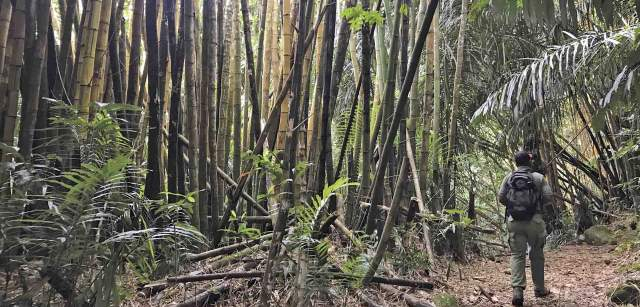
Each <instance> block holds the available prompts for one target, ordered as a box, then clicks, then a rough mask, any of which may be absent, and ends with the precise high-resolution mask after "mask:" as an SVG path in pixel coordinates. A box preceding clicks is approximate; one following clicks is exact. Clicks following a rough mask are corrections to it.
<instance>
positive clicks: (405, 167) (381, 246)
mask: <svg viewBox="0 0 640 307" xmlns="http://www.w3.org/2000/svg"><path fill="white" fill-rule="evenodd" d="M398 2H400V1H398ZM396 12H397V11H396ZM407 160H408V159H407V157H406V156H405V157H404V159H402V165H401V166H400V173H399V175H398V180H397V181H396V188H395V191H396V192H395V194H394V195H393V201H392V202H391V208H390V209H389V215H388V216H387V220H386V221H385V223H384V228H383V230H382V234H381V235H380V240H379V241H378V246H377V248H376V253H375V255H374V256H373V259H372V260H371V263H370V264H369V268H368V269H367V273H365V275H364V279H363V281H362V283H363V284H364V285H366V284H368V283H369V282H370V281H371V278H372V277H373V276H374V275H375V273H376V270H377V269H378V265H380V262H381V261H382V258H383V257H384V254H385V252H386V251H387V244H388V242H389V238H391V232H392V231H393V227H394V226H395V220H396V217H397V216H398V212H399V211H400V203H401V198H402V195H401V194H402V193H400V192H401V191H402V189H403V188H404V183H405V181H406V179H407V175H408V174H409V162H408V161H407Z"/></svg>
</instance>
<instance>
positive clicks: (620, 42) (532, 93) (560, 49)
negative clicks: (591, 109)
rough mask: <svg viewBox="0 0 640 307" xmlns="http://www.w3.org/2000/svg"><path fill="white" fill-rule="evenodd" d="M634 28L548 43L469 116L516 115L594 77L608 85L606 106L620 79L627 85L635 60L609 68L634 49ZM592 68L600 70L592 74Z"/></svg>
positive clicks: (626, 86)
mask: <svg viewBox="0 0 640 307" xmlns="http://www.w3.org/2000/svg"><path fill="white" fill-rule="evenodd" d="M638 30H639V28H638V26H630V27H627V28H624V29H621V30H618V31H614V32H605V33H589V34H585V35H584V36H581V37H580V38H575V39H574V40H572V41H571V42H569V43H567V44H565V45H561V46H554V47H552V48H551V49H550V50H548V51H547V52H545V53H544V54H543V55H541V56H540V57H539V58H537V59H532V62H531V63H530V64H528V65H527V66H525V67H524V69H522V70H521V71H520V72H518V73H516V74H515V75H514V76H513V77H511V79H510V80H509V81H508V82H507V83H505V84H503V85H502V86H501V87H500V88H499V89H498V90H496V91H494V92H493V93H492V94H490V95H489V96H488V97H487V99H486V100H485V102H484V103H483V104H482V105H481V106H480V107H479V108H478V109H477V110H476V111H475V112H474V114H473V119H477V118H479V117H482V116H485V115H487V114H491V113H495V112H498V111H501V110H505V109H509V110H511V111H512V113H513V117H514V118H519V117H521V116H522V115H523V114H524V113H526V112H528V111H531V110H533V109H536V108H539V109H541V108H544V107H545V105H546V103H547V102H548V101H549V100H550V99H553V98H560V97H563V96H564V95H565V94H566V92H567V90H568V89H569V88H571V87H579V85H586V84H591V83H594V82H596V81H597V83H602V84H605V83H606V84H609V86H610V87H609V90H608V92H607V94H606V95H604V97H603V98H605V99H604V100H603V101H602V102H601V106H606V105H607V104H608V103H609V101H610V98H611V95H613V93H614V92H615V91H616V90H617V89H618V87H619V85H620V84H621V82H622V81H623V80H624V81H626V83H625V87H624V88H625V90H626V91H627V92H628V91H629V90H630V89H631V85H632V82H633V76H634V73H635V70H636V66H637V64H636V63H633V64H629V65H631V66H633V67H631V66H628V65H623V68H622V71H614V70H613V69H615V67H618V66H620V64H618V63H619V62H623V61H625V60H626V58H627V56H628V55H629V53H631V52H633V50H634V49H635V47H634V46H633V43H634V37H635V35H636V33H637V32H638ZM566 34H567V35H570V34H569V33H566ZM594 70H597V71H598V72H601V73H602V74H594ZM587 74H588V75H587ZM589 75H594V76H589ZM592 78H598V80H594V79H592ZM603 79H604V80H603ZM605 81H606V82H605ZM611 84H612V85H611Z"/></svg>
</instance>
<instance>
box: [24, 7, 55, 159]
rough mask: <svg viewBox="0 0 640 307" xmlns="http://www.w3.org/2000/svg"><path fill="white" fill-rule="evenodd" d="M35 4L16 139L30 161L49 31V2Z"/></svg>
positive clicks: (25, 157) (30, 15)
mask: <svg viewBox="0 0 640 307" xmlns="http://www.w3.org/2000/svg"><path fill="white" fill-rule="evenodd" d="M37 4H38V5H37V14H36V15H32V14H31V13H30V14H29V17H30V18H33V19H34V21H36V24H37V28H36V29H33V30H34V33H28V34H27V35H31V36H33V37H34V39H35V43H34V47H33V54H32V55H31V61H30V62H29V63H25V64H26V75H25V77H26V80H27V89H28V90H27V91H26V92H23V93H22V94H23V95H22V97H23V101H22V112H21V114H22V116H21V120H20V138H19V140H18V147H19V148H20V155H22V157H23V158H24V159H25V160H26V161H31V152H32V148H33V136H34V130H35V128H36V119H37V115H38V106H39V105H40V81H41V80H42V67H43V66H44V64H45V56H46V51H47V33H48V31H49V20H50V18H49V16H50V4H51V2H50V1H38V2H37ZM36 33H37V36H36Z"/></svg>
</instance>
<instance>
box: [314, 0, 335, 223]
mask: <svg viewBox="0 0 640 307" xmlns="http://www.w3.org/2000/svg"><path fill="white" fill-rule="evenodd" d="M329 5H330V6H329V8H328V10H327V16H326V19H325V23H324V26H325V28H324V33H325V36H324V39H323V42H322V50H324V51H325V52H323V53H324V59H323V60H322V62H323V64H322V66H323V67H322V68H323V69H322V75H321V76H320V77H322V79H323V80H322V83H323V84H324V86H323V88H322V112H321V113H320V114H321V115H322V117H321V118H322V120H321V121H320V125H319V128H320V129H321V133H320V151H319V153H318V174H317V176H316V187H315V191H316V193H317V194H322V189H323V187H324V184H325V178H327V177H330V178H331V179H332V178H333V174H331V175H330V176H327V173H326V163H327V159H331V157H328V158H327V156H328V154H329V152H330V151H329V147H330V146H331V144H330V143H329V133H330V132H329V129H331V124H330V122H329V121H330V112H331V111H330V107H331V105H330V103H331V75H332V65H333V50H334V40H335V39H334V35H335V22H336V5H335V4H329ZM331 179H329V180H327V185H331V184H333V182H332V181H331ZM335 209H336V208H335V207H333V205H331V206H330V208H329V211H330V212H332V211H335Z"/></svg>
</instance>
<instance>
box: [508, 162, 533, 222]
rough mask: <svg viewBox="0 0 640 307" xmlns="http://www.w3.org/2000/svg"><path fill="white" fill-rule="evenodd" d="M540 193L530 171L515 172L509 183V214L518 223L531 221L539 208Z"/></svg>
mask: <svg viewBox="0 0 640 307" xmlns="http://www.w3.org/2000/svg"><path fill="white" fill-rule="evenodd" d="M539 198H540V197H539V192H538V191H537V189H536V184H535V182H534V181H533V174H531V172H529V171H515V172H513V173H511V177H510V178H509V180H508V181H507V194H506V199H507V214H508V215H511V217H512V218H513V219H514V220H516V221H529V220H531V218H532V217H533V215H534V214H535V213H536V209H537V208H538V200H539Z"/></svg>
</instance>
